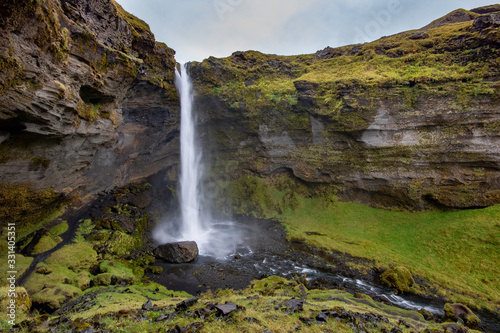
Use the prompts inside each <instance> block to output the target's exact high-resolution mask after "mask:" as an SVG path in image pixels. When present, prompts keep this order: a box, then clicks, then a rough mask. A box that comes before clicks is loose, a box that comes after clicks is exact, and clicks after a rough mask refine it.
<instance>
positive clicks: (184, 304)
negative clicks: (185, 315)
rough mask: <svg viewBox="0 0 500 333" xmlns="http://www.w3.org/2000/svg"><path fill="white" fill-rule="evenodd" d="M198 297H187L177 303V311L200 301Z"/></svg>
mask: <svg viewBox="0 0 500 333" xmlns="http://www.w3.org/2000/svg"><path fill="white" fill-rule="evenodd" d="M198 299H199V298H198V297H193V298H188V299H185V300H183V301H182V302H180V303H177V305H176V306H175V309H176V310H177V311H180V310H186V309H187V308H189V307H190V306H193V305H194V304H195V303H196V302H198Z"/></svg>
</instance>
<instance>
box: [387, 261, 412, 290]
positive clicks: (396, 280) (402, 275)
mask: <svg viewBox="0 0 500 333" xmlns="http://www.w3.org/2000/svg"><path fill="white" fill-rule="evenodd" d="M380 281H381V282H382V283H383V284H385V285H387V286H388V287H390V288H393V289H395V290H397V291H399V292H409V291H410V290H411V287H413V285H414V284H415V281H414V280H413V277H412V276H411V272H410V270H409V269H408V268H406V267H403V266H398V267H394V268H390V269H388V270H386V271H385V272H384V273H382V275H380Z"/></svg>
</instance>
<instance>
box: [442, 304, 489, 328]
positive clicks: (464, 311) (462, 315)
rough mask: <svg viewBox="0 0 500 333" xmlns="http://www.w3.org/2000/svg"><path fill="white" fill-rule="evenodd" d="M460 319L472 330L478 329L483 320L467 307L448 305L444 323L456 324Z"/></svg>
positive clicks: (445, 310) (445, 307)
mask: <svg viewBox="0 0 500 333" xmlns="http://www.w3.org/2000/svg"><path fill="white" fill-rule="evenodd" d="M459 319H461V320H463V322H464V324H465V326H467V327H469V328H472V329H477V328H478V327H479V324H480V323H481V320H480V319H479V318H478V317H477V316H476V315H475V314H474V313H473V312H472V311H471V309H469V308H468V307H467V306H465V305H463V304H460V303H455V304H449V303H446V304H445V306H444V319H443V321H453V322H456V321H458V320H459Z"/></svg>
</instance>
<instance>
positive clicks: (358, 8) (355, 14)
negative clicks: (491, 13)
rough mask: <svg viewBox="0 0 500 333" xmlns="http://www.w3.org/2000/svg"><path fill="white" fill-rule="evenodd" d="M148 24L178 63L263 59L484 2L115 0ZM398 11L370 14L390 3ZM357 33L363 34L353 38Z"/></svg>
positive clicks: (370, 35) (404, 26)
mask: <svg viewBox="0 0 500 333" xmlns="http://www.w3.org/2000/svg"><path fill="white" fill-rule="evenodd" d="M117 1H118V2H119V3H120V4H122V6H123V7H124V8H125V9H126V10H128V11H130V12H131V13H133V14H134V15H136V16H138V17H140V18H141V19H143V20H145V21H146V22H147V23H149V25H150V27H151V29H152V31H153V33H154V34H155V36H156V38H157V40H160V41H163V42H165V43H166V44H167V45H169V46H170V47H172V48H174V49H175V50H176V51H177V55H176V58H177V60H178V61H179V62H186V61H190V60H198V61H200V60H202V59H204V58H207V57H209V56H211V55H212V56H217V57H223V56H228V55H230V54H231V53H232V52H234V51H244V50H249V49H254V50H259V51H262V52H264V53H276V54H302V53H313V52H315V51H317V50H319V49H322V48H324V47H326V46H332V47H335V46H341V45H346V44H353V43H355V42H357V41H370V40H374V39H377V38H380V37H381V36H384V35H391V34H394V33H398V32H401V31H405V30H410V29H417V28H420V27H422V26H424V25H426V24H428V23H430V22H431V21H433V20H435V19H436V18H439V17H441V16H443V15H445V14H447V13H449V12H451V11H452V10H454V9H457V8H460V7H465V8H467V9H470V8H474V7H479V6H484V5H487V4H489V2H490V1H485V0H442V1H439V2H438V1H435V0H419V1H416V0H371V1H368V0H351V1H344V0H342V1H341V0H308V1H304V0H184V1H179V0H117ZM395 1H396V2H397V1H398V2H399V4H400V11H398V13H391V15H390V17H389V18H388V19H387V17H385V18H384V17H380V16H377V15H379V13H380V12H381V11H387V10H388V6H390V4H391V3H393V2H395ZM360 31H361V32H363V34H361V33H360Z"/></svg>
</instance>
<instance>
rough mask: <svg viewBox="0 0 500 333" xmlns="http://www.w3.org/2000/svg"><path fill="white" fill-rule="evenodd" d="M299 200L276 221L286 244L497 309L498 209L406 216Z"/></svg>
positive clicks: (499, 283) (499, 271)
mask: <svg viewBox="0 0 500 333" xmlns="http://www.w3.org/2000/svg"><path fill="white" fill-rule="evenodd" d="M299 200H301V201H302V204H301V205H300V209H295V210H294V211H292V210H287V211H285V212H284V214H283V215H282V216H281V217H280V219H281V220H282V221H283V222H284V224H285V226H286V228H287V232H288V237H289V238H294V239H299V240H304V241H306V242H307V243H310V244H312V245H315V246H319V247H322V248H326V249H331V250H336V251H341V252H344V253H349V254H351V255H354V256H357V257H363V258H368V259H373V260H375V261H376V262H377V265H380V266H385V267H389V266H393V265H405V266H406V267H408V268H409V269H410V270H411V271H412V273H413V274H416V275H418V276H420V277H424V278H425V279H427V280H429V281H432V282H435V283H437V285H438V286H440V289H441V291H440V293H441V294H443V295H444V296H451V297H456V298H457V299H456V300H460V301H468V302H469V303H470V302H473V303H474V305H476V306H479V307H481V306H484V307H491V306H492V305H493V304H496V305H498V304H499V303H500V288H499V286H500V253H499V252H498V248H499V245H500V222H499V221H500V206H494V207H490V208H486V209H481V210H464V211H457V212H420V213H409V212H395V211H386V210H381V209H375V208H370V207H367V206H364V205H360V204H356V203H343V202H338V203H337V204H335V205H330V206H329V207H325V205H324V200H322V199H320V198H316V199H313V198H308V199H305V198H302V197H300V198H299ZM310 232H317V233H320V234H321V235H314V234H312V235H311V234H310ZM307 233H309V234H307ZM448 289H449V290H453V291H455V292H456V293H457V294H455V295H453V296H452V295H450V294H449V291H448ZM460 294H465V295H468V296H470V297H464V296H460Z"/></svg>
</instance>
